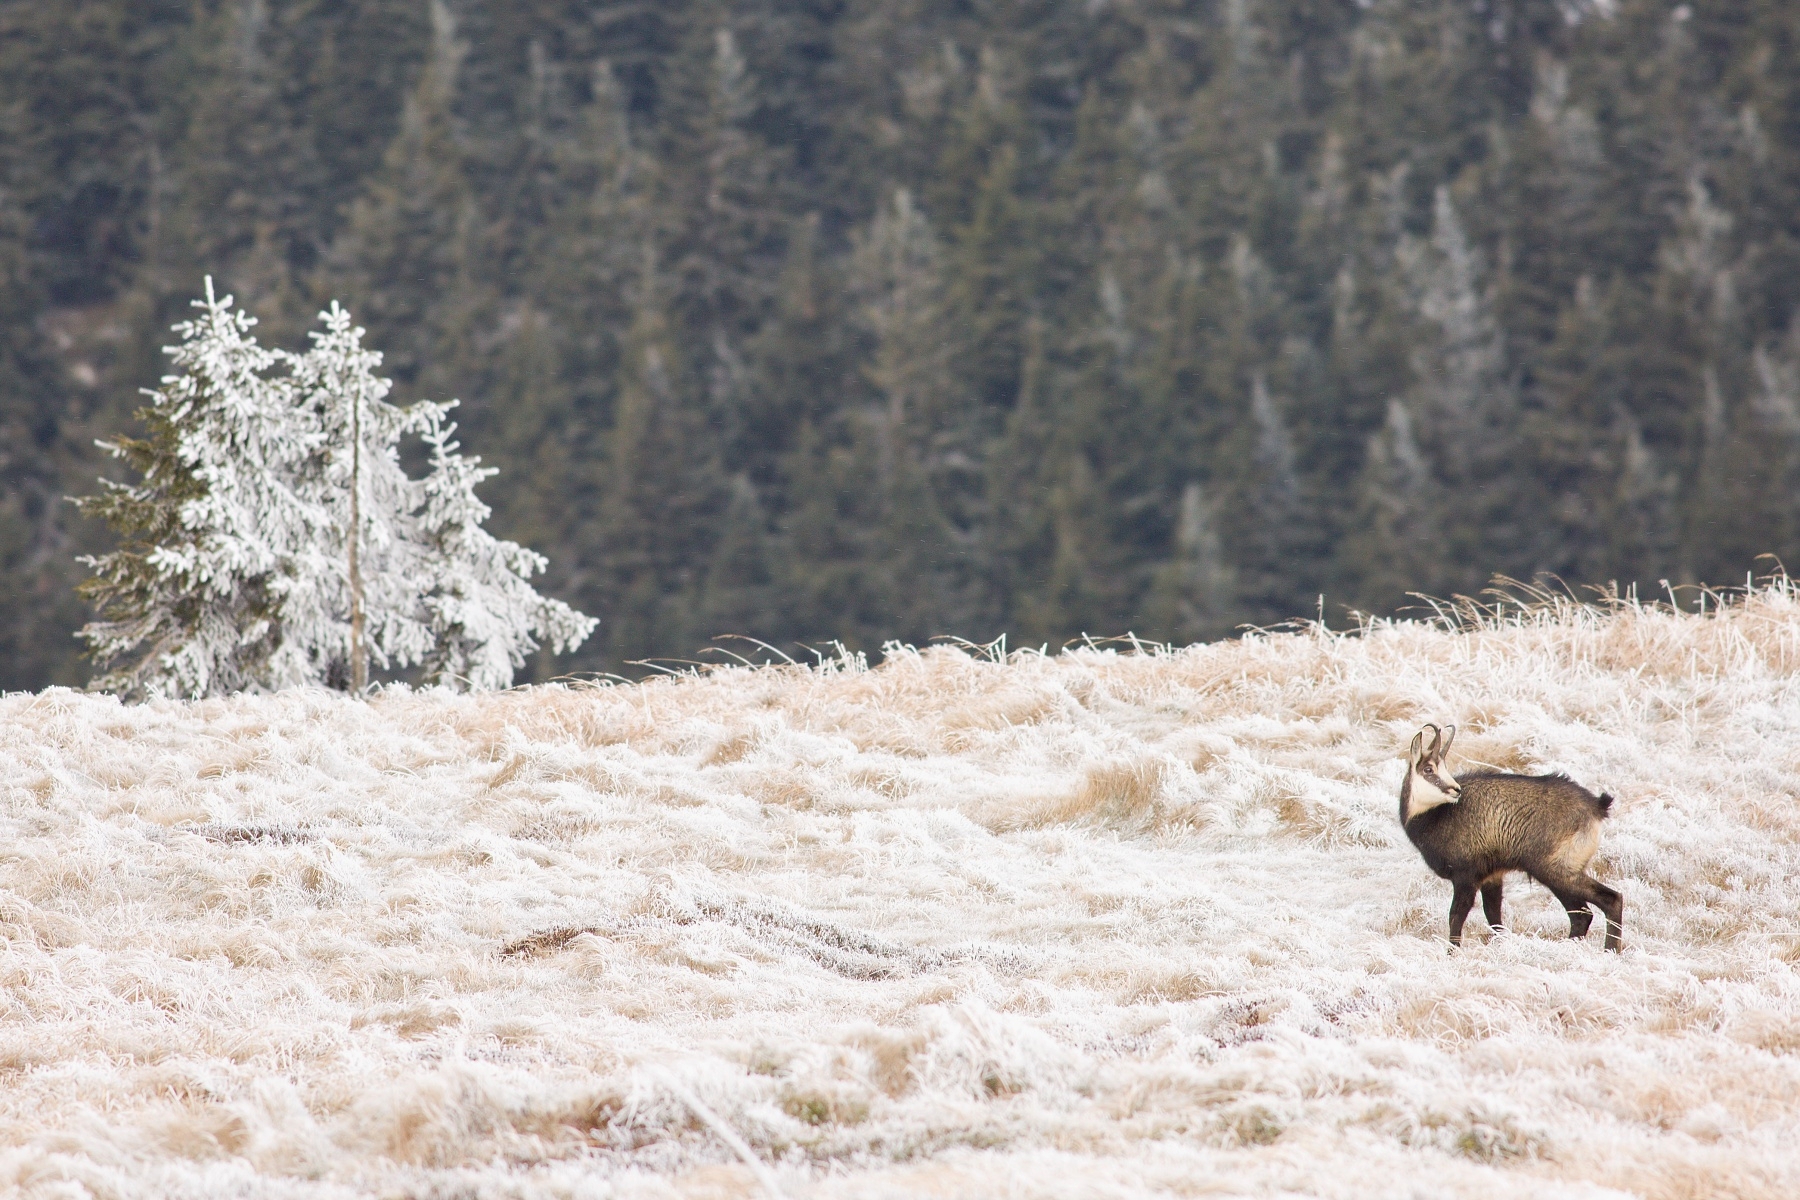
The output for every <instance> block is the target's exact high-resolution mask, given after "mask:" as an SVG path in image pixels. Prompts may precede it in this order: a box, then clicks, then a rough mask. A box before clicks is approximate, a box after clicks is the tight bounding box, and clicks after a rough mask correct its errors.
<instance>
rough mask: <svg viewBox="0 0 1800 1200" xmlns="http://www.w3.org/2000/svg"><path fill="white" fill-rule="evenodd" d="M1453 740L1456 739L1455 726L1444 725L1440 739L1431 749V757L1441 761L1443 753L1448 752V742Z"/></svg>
mask: <svg viewBox="0 0 1800 1200" xmlns="http://www.w3.org/2000/svg"><path fill="white" fill-rule="evenodd" d="M1455 740H1456V726H1454V725H1446V726H1444V732H1443V735H1442V740H1441V741H1440V742H1439V743H1438V745H1437V747H1436V748H1435V749H1433V751H1432V757H1433V758H1434V759H1436V760H1437V761H1438V762H1443V761H1444V757H1445V755H1447V754H1449V753H1450V743H1451V742H1454V741H1455Z"/></svg>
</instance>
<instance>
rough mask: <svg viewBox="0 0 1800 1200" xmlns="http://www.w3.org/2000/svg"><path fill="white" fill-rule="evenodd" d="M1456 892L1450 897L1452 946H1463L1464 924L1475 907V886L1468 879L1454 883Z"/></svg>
mask: <svg viewBox="0 0 1800 1200" xmlns="http://www.w3.org/2000/svg"><path fill="white" fill-rule="evenodd" d="M1454 883H1455V887H1456V890H1455V892H1454V893H1453V894H1452V895H1451V897H1450V944H1451V945H1452V946H1460V945H1462V933H1463V922H1464V921H1467V920H1468V919H1469V910H1470V909H1472V908H1474V907H1475V885H1474V884H1473V883H1471V882H1469V881H1468V880H1466V879H1458V880H1455V881H1454Z"/></svg>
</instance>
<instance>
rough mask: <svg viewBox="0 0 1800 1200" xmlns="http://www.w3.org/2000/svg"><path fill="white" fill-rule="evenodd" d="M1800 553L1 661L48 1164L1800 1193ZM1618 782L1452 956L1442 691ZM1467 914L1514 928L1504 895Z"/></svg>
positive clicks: (700, 1183) (1504, 741)
mask: <svg viewBox="0 0 1800 1200" xmlns="http://www.w3.org/2000/svg"><path fill="white" fill-rule="evenodd" d="M1796 665H1800V597H1797V596H1796V595H1795V594H1794V593H1793V592H1792V591H1791V590H1789V589H1787V588H1785V587H1776V588H1772V589H1768V590H1763V591H1760V592H1758V593H1756V594H1754V595H1753V596H1751V597H1750V598H1749V599H1748V600H1746V601H1745V602H1743V603H1742V604H1741V605H1738V606H1735V607H1733V608H1731V609H1729V610H1728V611H1726V612H1725V613H1724V614H1723V615H1720V614H1718V613H1715V614H1713V615H1711V616H1708V617H1704V618H1702V617H1698V616H1693V615H1685V616H1684V615H1677V614H1673V613H1670V612H1667V611H1653V610H1650V609H1639V608H1635V607H1631V606H1626V607H1621V608H1618V609H1616V610H1614V611H1611V612H1602V611H1599V610H1593V609H1576V608H1574V607H1572V606H1568V605H1563V606H1561V607H1560V608H1550V609H1539V610H1537V611H1535V612H1531V613H1527V614H1525V615H1523V616H1521V617H1518V618H1516V619H1513V620H1511V621H1490V622H1489V623H1488V624H1487V625H1486V627H1484V628H1480V629H1474V630H1465V631H1462V632H1450V631H1447V630H1445V629H1443V628H1439V627H1433V626H1429V625H1424V624H1401V625H1394V626H1380V627H1376V628H1374V629H1371V630H1370V631H1369V632H1368V633H1367V634H1366V635H1364V636H1338V635H1331V634H1324V633H1320V632H1317V631H1312V632H1305V631H1303V632H1298V633H1293V634H1276V635H1268V636H1258V637H1252V638H1248V639H1245V640H1242V641H1234V642H1229V643H1222V644H1217V645H1210V646H1201V647H1194V648H1190V649H1187V650H1182V651H1179V652H1174V653H1167V652H1165V653H1145V654H1136V653H1114V652H1112V651H1110V650H1097V649H1086V650H1078V651H1074V652H1070V653H1064V654H1058V655H1052V656H1048V657H1046V656H1042V655H1039V654H1035V653H1025V654H1015V655H1013V656H1012V657H1010V658H1009V659H1006V660H1005V661H994V660H993V657H992V656H986V657H984V656H982V655H980V654H976V653H970V652H967V651H965V650H962V649H956V648H950V647H941V648H935V649H927V650H924V651H922V652H911V651H896V652H895V653H893V654H891V655H890V656H889V657H888V658H887V659H886V661H884V662H883V663H882V664H881V665H880V666H878V667H876V668H875V669H872V670H861V669H858V666H857V664H856V663H854V662H840V663H837V664H831V665H828V666H826V667H824V668H799V667H782V668H766V669H749V668H732V669H725V670H719V671H715V672H712V673H710V674H706V675H702V676H698V677H686V678H671V679H661V680H658V681H655V682H652V683H648V684H644V685H635V686H627V685H621V686H615V687H592V686H586V685H577V686H569V687H540V688H530V689H523V690H518V691H512V692H505V693H499V694H489V695H478V696H459V695H451V694H447V693H435V692H432V693H409V692H406V691H403V690H391V691H388V692H384V693H381V694H379V695H377V696H375V697H374V698H373V699H371V700H369V701H367V702H360V701H353V700H349V699H345V698H343V697H342V696H339V695H335V694H328V693H324V692H306V691H297V692H289V693H283V694H280V695H276V696H272V697H260V698H255V697H246V698H241V699H231V700H213V701H205V702H199V703H174V702H166V703H165V702H158V703H151V704H147V705H143V706H135V707H134V706H122V705H120V704H119V703H117V702H116V701H114V700H111V699H107V698H101V697H94V696H86V695H81V694H77V693H72V692H67V691H51V692H47V693H44V694H41V695H35V696H34V695H14V696H9V697H7V698H5V699H4V700H3V701H0V731H3V737H4V744H3V746H0V1190H7V1191H11V1192H13V1193H16V1194H20V1195H24V1196H45V1197H49V1196H58V1197H62V1196H80V1195H89V1194H92V1195H97V1196H146V1197H148V1196H240V1195H241V1196H293V1197H314V1196H318V1197H325V1196H350V1195H364V1194H377V1195H389V1196H438V1197H453V1196H454V1197H475V1196H496V1197H499V1196H540V1195H542V1196H594V1197H610V1196H618V1197H674V1196H685V1197H696V1198H699V1197H730V1196H757V1195H764V1194H768V1193H771V1192H777V1193H779V1194H782V1195H785V1196H788V1197H793V1198H799V1197H845V1198H850V1197H857V1198H862V1197H870V1198H872V1197H889V1196H933V1197H962V1196H1006V1197H1040V1196H1043V1197H1048V1196H1058V1197H1065V1196H1066V1197H1089V1196H1094V1197H1125V1196H1160V1195H1169V1196H1194V1195H1207V1196H1213V1195H1258V1196H1287V1195H1309V1196H1311V1195H1316V1196H1328V1197H1396V1196H1398V1197H1406V1196H1421V1197H1425V1196H1429V1197H1440V1196H1461V1197H1471V1198H1474V1197H1480V1198H1482V1200H1494V1198H1499V1197H1511V1196H1517V1197H1555V1196H1570V1197H1573V1196H1583V1197H1589V1196H1613V1195H1621V1194H1630V1195H1639V1196H1646V1197H1749V1196H1757V1197H1791V1196H1794V1195H1800V976H1797V975H1796V963H1797V962H1800V883H1797V882H1796V879H1797V874H1800V872H1797V868H1800V851H1797V846H1800V806H1797V802H1796V797H1797V796H1800V692H1797V691H1796V688H1795V685H1794V681H1793V676H1792V672H1793V670H1794V668H1795V667H1796ZM1427 720H1431V721H1455V722H1458V723H1459V724H1461V725H1462V727H1463V732H1462V734H1461V736H1459V738H1458V739H1457V743H1456V750H1457V755H1456V763H1455V765H1457V766H1458V767H1466V766H1470V765H1474V764H1477V763H1486V764H1490V765H1495V766H1500V767H1505V768H1509V769H1551V768H1554V769H1563V770H1567V771H1569V772H1570V773H1572V774H1573V775H1574V776H1575V777H1576V778H1577V779H1580V780H1582V781H1583V782H1585V783H1588V784H1589V785H1591V786H1593V787H1595V788H1596V789H1600V788H1604V789H1606V790H1608V791H1611V792H1612V793H1613V794H1614V795H1615V796H1617V797H1618V804H1617V805H1616V807H1615V809H1614V813H1615V816H1614V819H1612V820H1611V821H1609V822H1608V824H1607V828H1606V835H1605V841H1604V843H1603V846H1602V851H1601V858H1600V860H1599V863H1598V864H1597V870H1598V872H1599V873H1600V875H1601V876H1602V877H1603V878H1606V879H1608V880H1609V881H1611V882H1613V883H1614V884H1615V885H1616V886H1617V887H1619V888H1620V890H1622V891H1623V892H1624V895H1625V903H1626V909H1625V916H1626V925H1625V936H1626V949H1625V952H1624V953H1623V954H1621V955H1610V954H1603V953H1602V952H1601V950H1600V948H1599V940H1600V939H1599V936H1598V935H1597V934H1596V935H1594V936H1592V937H1591V938H1590V939H1589V940H1588V941H1587V942H1570V941H1568V940H1567V939H1566V938H1565V937H1564V936H1563V934H1564V931H1565V930H1566V922H1565V921H1564V918H1563V916H1562V914H1561V913H1560V912H1559V911H1557V909H1556V906H1555V904H1554V902H1553V901H1552V900H1551V898H1550V897H1549V895H1548V894H1547V893H1545V892H1544V891H1543V890H1542V889H1540V888H1538V887H1536V885H1533V884H1528V883H1524V882H1520V883H1515V884H1514V885H1513V887H1512V888H1511V890H1510V894H1509V923H1510V925H1511V928H1512V931H1511V932H1510V933H1508V934H1505V935H1502V936H1500V937H1498V938H1496V939H1493V940H1486V939H1485V938H1484V937H1483V936H1482V935H1480V934H1476V935H1474V936H1473V937H1472V940H1471V942H1470V944H1469V945H1468V946H1467V947H1466V948H1465V949H1464V950H1463V951H1461V952H1459V953H1456V954H1451V953H1449V952H1447V949H1446V946H1445V942H1444V914H1445V910H1446V908H1447V906H1448V903H1449V885H1448V884H1446V883H1444V882H1442V881H1441V880H1438V879H1436V878H1435V877H1433V876H1431V875H1430V874H1429V873H1428V872H1427V871H1426V870H1425V868H1424V866H1423V865H1422V863H1421V862H1420V861H1419V858H1418V856H1417V854H1416V853H1415V852H1414V850H1413V849H1412V847H1411V846H1410V845H1409V844H1408V843H1407V842H1406V840H1405V838H1404V835H1403V834H1402V832H1401V830H1400V829H1399V827H1398V824H1397V821H1396V818H1395V808H1396V802H1395V793H1396V790H1397V787H1398V783H1399V780H1400V775H1401V771H1402V767H1403V764H1402V762H1401V760H1400V758H1399V755H1400V754H1401V752H1402V750H1403V748H1404V746H1405V743H1406V740H1407V738H1409V737H1410V735H1411V734H1412V732H1413V731H1414V729H1415V728H1416V727H1417V726H1418V724H1419V723H1421V722H1423V721H1427ZM1471 928H1475V926H1472V927H1471Z"/></svg>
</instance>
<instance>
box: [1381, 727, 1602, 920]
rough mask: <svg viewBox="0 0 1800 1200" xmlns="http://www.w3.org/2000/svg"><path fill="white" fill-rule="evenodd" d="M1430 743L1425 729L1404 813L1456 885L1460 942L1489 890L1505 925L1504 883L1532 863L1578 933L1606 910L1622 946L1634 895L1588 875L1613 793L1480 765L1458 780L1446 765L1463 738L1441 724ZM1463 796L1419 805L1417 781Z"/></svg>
mask: <svg viewBox="0 0 1800 1200" xmlns="http://www.w3.org/2000/svg"><path fill="white" fill-rule="evenodd" d="M1425 728H1426V729H1427V730H1430V731H1431V732H1432V734H1433V741H1432V743H1431V745H1430V746H1429V747H1426V746H1425V745H1424V737H1425V733H1424V731H1421V732H1420V733H1419V735H1418V736H1417V737H1415V738H1413V744H1412V751H1411V753H1410V754H1409V756H1408V761H1409V769H1408V771H1407V774H1406V780H1405V782H1404V783H1402V784H1401V785H1400V821H1401V823H1402V825H1403V826H1404V827H1405V829H1406V836H1407V837H1408V838H1409V839H1411V841H1412V844H1413V845H1414V846H1416V847H1418V850H1419V853H1420V855H1422V856H1423V857H1424V859H1425V865H1426V866H1428V867H1430V868H1431V869H1432V871H1434V872H1435V873H1436V874H1438V875H1439V876H1441V877H1442V878H1444V879H1448V880H1449V881H1450V883H1451V885H1452V888H1453V894H1452V897H1451V900H1450V942H1451V944H1452V945H1461V944H1462V931H1463V923H1464V921H1466V920H1467V919H1468V916H1469V910H1470V909H1472V908H1473V907H1474V906H1475V894H1476V892H1477V891H1479V892H1480V893H1481V906H1482V911H1483V912H1484V913H1485V914H1486V916H1487V921H1488V924H1489V925H1490V926H1491V927H1493V928H1494V929H1500V928H1502V926H1501V923H1500V902H1501V889H1502V886H1503V881H1504V879H1505V876H1506V873H1507V872H1508V871H1523V872H1525V873H1526V874H1527V875H1530V876H1531V877H1532V878H1533V879H1535V880H1537V881H1538V882H1539V883H1541V884H1543V885H1544V886H1545V887H1547V888H1549V889H1550V891H1551V892H1552V893H1554V894H1555V896H1556V898H1557V899H1558V900H1560V901H1561V902H1562V906H1563V908H1564V909H1565V910H1566V911H1567V912H1568V914H1569V936H1570V937H1572V938H1580V937H1586V936H1587V932H1588V927H1589V926H1590V925H1591V924H1592V923H1593V920H1594V915H1593V913H1591V912H1590V911H1588V910H1589V906H1593V907H1596V908H1598V909H1600V911H1601V912H1602V913H1604V914H1605V915H1606V948H1607V949H1608V950H1617V949H1619V946H1620V940H1621V937H1622V934H1623V927H1622V926H1623V921H1624V910H1625V905H1624V900H1623V898H1622V897H1621V896H1620V895H1619V893H1618V892H1616V891H1614V890H1613V889H1612V888H1610V887H1608V886H1606V885H1605V884H1604V883H1601V882H1600V881H1599V880H1598V879H1595V878H1594V877H1593V876H1592V875H1591V874H1589V873H1588V870H1587V867H1588V863H1589V862H1590V861H1591V860H1592V858H1593V856H1594V853H1595V851H1596V850H1597V849H1598V848H1599V844H1600V822H1601V821H1602V820H1604V819H1605V817H1606V815H1607V813H1608V811H1609V810H1610V809H1611V807H1612V797H1611V796H1608V795H1604V794H1602V795H1599V796H1596V795H1594V793H1592V792H1590V791H1588V790H1587V789H1586V788H1584V787H1582V786H1581V785H1580V784H1578V783H1576V782H1575V781H1574V780H1572V779H1570V778H1569V777H1568V776H1566V775H1507V774H1501V773H1499V772H1491V771H1475V772H1470V773H1469V774H1466V775H1459V776H1457V777H1456V778H1455V779H1454V780H1451V779H1450V778H1449V776H1448V775H1447V774H1446V773H1445V772H1444V771H1443V762H1444V756H1445V755H1446V754H1447V753H1448V752H1449V749H1450V742H1451V740H1452V739H1453V738H1455V736H1456V727H1455V726H1454V725H1452V726H1451V727H1450V728H1449V730H1448V731H1447V733H1446V732H1444V731H1439V730H1438V728H1437V727H1436V726H1435V725H1427V726H1426V727H1425ZM1415 778H1420V779H1422V780H1423V781H1424V783H1425V784H1426V785H1427V786H1426V787H1425V788H1422V789H1421V796H1423V797H1429V796H1430V789H1433V788H1435V789H1437V790H1438V791H1439V792H1440V793H1442V794H1444V795H1455V796H1456V797H1457V798H1456V799H1454V800H1452V801H1450V802H1449V803H1438V804H1436V805H1435V806H1434V807H1429V808H1426V809H1425V810H1424V811H1422V812H1414V811H1413V809H1414V803H1413V802H1414V799H1415V797H1414V790H1413V780H1414V779H1415Z"/></svg>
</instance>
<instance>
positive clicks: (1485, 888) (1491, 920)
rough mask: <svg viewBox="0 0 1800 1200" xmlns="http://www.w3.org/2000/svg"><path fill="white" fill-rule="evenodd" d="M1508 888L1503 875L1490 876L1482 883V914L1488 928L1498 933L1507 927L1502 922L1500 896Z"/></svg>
mask: <svg viewBox="0 0 1800 1200" xmlns="http://www.w3.org/2000/svg"><path fill="white" fill-rule="evenodd" d="M1505 888H1506V879H1505V877H1504V876H1501V875H1490V876H1488V877H1487V878H1486V879H1484V880H1482V881H1481V914H1482V916H1484V917H1486V918H1487V923H1488V928H1489V929H1492V930H1493V931H1494V932H1496V933H1498V932H1500V931H1501V930H1503V929H1505V928H1506V926H1505V925H1504V924H1503V923H1502V922H1501V920H1500V896H1501V893H1502V892H1503V891H1504V890H1505Z"/></svg>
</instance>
